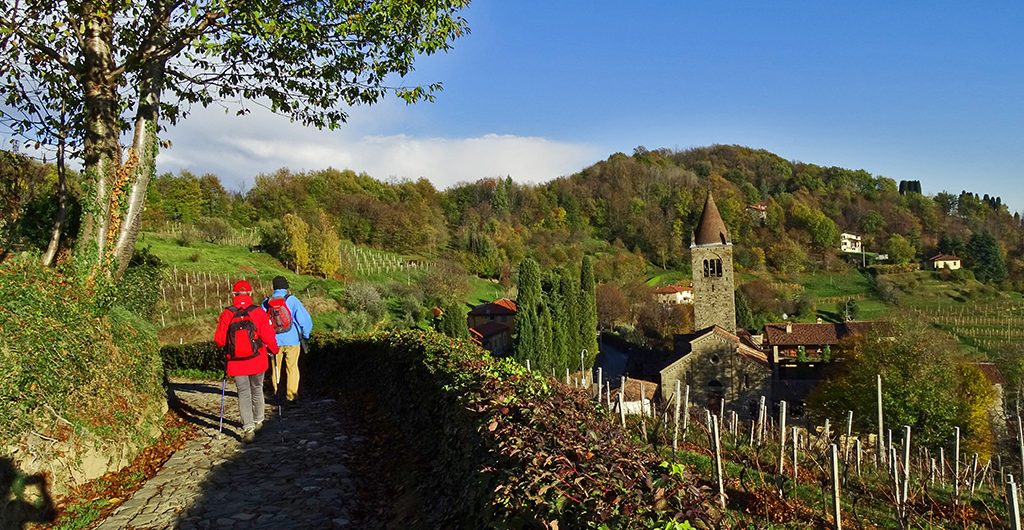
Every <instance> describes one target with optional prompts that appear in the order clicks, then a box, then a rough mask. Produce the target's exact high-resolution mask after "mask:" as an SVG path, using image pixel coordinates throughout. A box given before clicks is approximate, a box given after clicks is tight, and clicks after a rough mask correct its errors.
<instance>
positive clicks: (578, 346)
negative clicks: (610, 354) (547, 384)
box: [554, 267, 583, 372]
mask: <svg viewBox="0 0 1024 530" xmlns="http://www.w3.org/2000/svg"><path fill="white" fill-rule="evenodd" d="M576 277H577V275H576V271H575V270H574V268H572V267H566V268H565V269H563V270H562V276H561V278H559V282H558V290H559V293H560V295H561V296H560V298H561V299H562V314H561V315H560V316H559V317H558V318H559V320H560V321H561V322H562V333H563V334H564V337H565V339H564V340H565V347H564V349H562V350H559V351H558V355H559V357H558V358H557V359H554V362H555V368H556V369H557V370H558V372H561V371H562V370H564V369H565V368H567V367H572V366H575V365H576V362H577V360H578V356H579V354H580V350H582V349H583V341H582V340H581V339H580V331H581V330H582V329H583V328H582V326H581V325H580V298H581V296H580V294H581V293H580V289H579V287H577V285H576Z"/></svg>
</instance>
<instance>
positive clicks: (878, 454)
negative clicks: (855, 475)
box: [875, 374, 885, 468]
mask: <svg viewBox="0 0 1024 530" xmlns="http://www.w3.org/2000/svg"><path fill="white" fill-rule="evenodd" d="M875 381H876V382H877V385H876V386H877V390H878V392H877V398H878V439H877V440H876V441H875V442H876V443H875V467H876V468H877V467H878V464H879V459H881V463H882V464H885V453H884V452H883V451H882V447H884V446H885V435H884V434H883V433H884V431H883V424H882V375H881V374H877V375H875Z"/></svg>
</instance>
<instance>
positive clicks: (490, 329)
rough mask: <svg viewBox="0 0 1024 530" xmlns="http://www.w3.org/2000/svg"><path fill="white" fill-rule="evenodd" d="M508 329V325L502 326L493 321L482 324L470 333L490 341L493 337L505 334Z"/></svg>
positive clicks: (471, 329)
mask: <svg viewBox="0 0 1024 530" xmlns="http://www.w3.org/2000/svg"><path fill="white" fill-rule="evenodd" d="M508 329H509V328H508V326H507V325H505V324H502V323H501V322H495V321H493V320H489V321H487V322H484V323H483V324H480V325H479V326H476V327H474V328H469V330H470V331H472V332H473V333H475V334H477V335H479V336H480V337H481V338H484V339H489V338H491V337H494V336H495V335H500V334H502V333H505V332H506V331H508Z"/></svg>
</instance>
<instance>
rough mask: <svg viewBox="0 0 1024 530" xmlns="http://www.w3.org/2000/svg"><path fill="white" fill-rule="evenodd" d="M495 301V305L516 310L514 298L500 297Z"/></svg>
mask: <svg viewBox="0 0 1024 530" xmlns="http://www.w3.org/2000/svg"><path fill="white" fill-rule="evenodd" d="M494 303H495V305H500V306H501V307H504V308H505V309H508V310H509V311H512V312H513V313H515V312H516V303H515V302H513V301H512V300H509V299H508V298H499V299H497V300H495V301H494Z"/></svg>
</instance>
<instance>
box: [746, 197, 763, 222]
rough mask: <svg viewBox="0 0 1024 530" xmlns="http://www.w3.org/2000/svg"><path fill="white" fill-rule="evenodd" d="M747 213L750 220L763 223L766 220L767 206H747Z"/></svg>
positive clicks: (761, 203) (760, 203) (761, 204)
mask: <svg viewBox="0 0 1024 530" xmlns="http://www.w3.org/2000/svg"><path fill="white" fill-rule="evenodd" d="M747 213H748V214H750V217H751V219H753V220H755V221H759V222H761V223H764V222H765V221H767V220H768V205H766V204H765V203H763V202H759V203H757V204H751V205H750V206H747Z"/></svg>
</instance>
